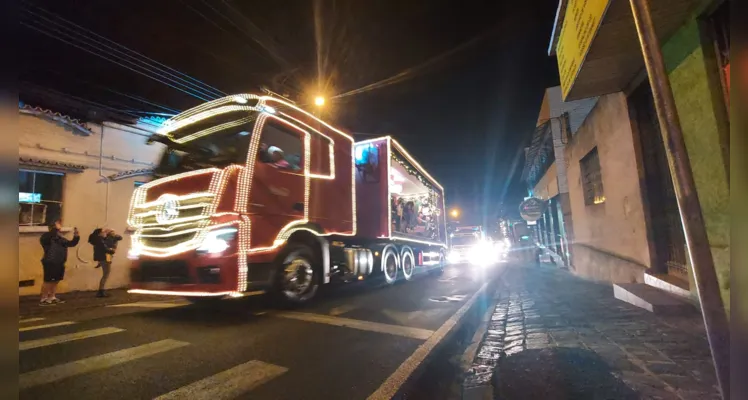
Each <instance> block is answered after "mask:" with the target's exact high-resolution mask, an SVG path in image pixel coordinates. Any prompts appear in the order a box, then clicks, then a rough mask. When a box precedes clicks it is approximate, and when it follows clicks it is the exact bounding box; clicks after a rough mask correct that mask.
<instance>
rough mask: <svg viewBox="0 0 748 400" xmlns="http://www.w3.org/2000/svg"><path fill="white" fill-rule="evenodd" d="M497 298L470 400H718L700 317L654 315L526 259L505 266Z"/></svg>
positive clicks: (467, 387)
mask: <svg viewBox="0 0 748 400" xmlns="http://www.w3.org/2000/svg"><path fill="white" fill-rule="evenodd" d="M498 294H499V296H498V303H497V304H496V306H495V309H494V311H493V315H492V316H491V321H490V322H489V323H488V327H487V330H486V332H485V335H484V336H483V340H482V342H481V344H480V346H479V348H478V352H477V355H476V357H475V359H474V360H473V363H472V367H471V368H470V369H469V371H468V373H467V375H466V377H465V380H464V382H463V398H465V399H476V398H481V399H485V398H491V397H493V398H494V399H502V400H504V399H638V398H648V399H700V400H707V399H719V398H720V397H719V392H718V389H717V387H716V379H715V375H714V368H713V366H712V362H711V356H710V352H709V347H708V343H707V339H706V333H705V331H704V326H703V322H702V320H701V316H700V315H699V314H697V313H694V315H692V316H687V317H667V318H663V317H660V316H655V315H654V314H652V313H649V312H647V311H645V310H642V309H640V308H637V307H634V306H632V305H630V304H627V303H624V302H622V301H619V300H617V299H615V298H614V297H613V289H612V287H611V286H610V285H607V284H597V283H593V282H589V281H586V280H583V279H581V278H578V277H575V276H574V275H572V274H570V273H568V272H565V271H561V270H558V269H554V268H551V267H541V266H537V264H529V263H528V264H525V266H523V267H517V266H508V267H507V270H506V272H505V274H504V275H503V276H502V279H501V282H500V284H499V288H498ZM491 393H492V394H491Z"/></svg>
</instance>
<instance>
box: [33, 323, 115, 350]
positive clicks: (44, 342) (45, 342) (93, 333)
mask: <svg viewBox="0 0 748 400" xmlns="http://www.w3.org/2000/svg"><path fill="white" fill-rule="evenodd" d="M122 331H124V329H120V328H113V327H107V328H100V329H91V330H88V331H81V332H75V333H69V334H66V335H59V336H53V337H50V338H46V339H36V340H27V341H25V342H20V343H19V344H18V350H21V351H23V350H28V349H36V348H38V347H44V346H51V345H53V344H60V343H67V342H72V341H74V340H81V339H88V338H92V337H97V336H103V335H108V334H110V333H117V332H122Z"/></svg>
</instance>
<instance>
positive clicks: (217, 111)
mask: <svg viewBox="0 0 748 400" xmlns="http://www.w3.org/2000/svg"><path fill="white" fill-rule="evenodd" d="M256 110H257V108H256V107H250V106H221V107H217V108H212V109H210V110H207V111H203V112H201V113H199V114H195V115H192V116H190V117H187V118H185V119H181V120H179V121H175V122H172V123H171V124H169V125H166V126H164V127H163V128H161V130H159V133H161V134H162V135H167V136H169V137H171V135H170V133H172V132H174V131H176V130H178V129H182V128H184V127H185V126H187V125H192V124H194V123H196V122H200V121H202V120H204V119H207V118H210V117H213V116H216V115H221V114H227V113H230V112H236V111H247V112H249V111H256Z"/></svg>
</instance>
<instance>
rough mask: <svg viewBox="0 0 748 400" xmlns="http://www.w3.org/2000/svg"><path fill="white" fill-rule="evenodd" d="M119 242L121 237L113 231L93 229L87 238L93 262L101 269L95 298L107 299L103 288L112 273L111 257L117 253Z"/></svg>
mask: <svg viewBox="0 0 748 400" xmlns="http://www.w3.org/2000/svg"><path fill="white" fill-rule="evenodd" d="M120 240H122V236H120V235H117V234H116V233H114V231H113V230H111V229H100V228H97V229H95V230H94V231H93V233H92V234H91V236H90V237H89V238H88V241H89V243H91V245H93V250H94V261H97V262H98V265H97V266H96V268H101V280H100V281H99V291H98V292H96V297H107V294H106V292H105V291H104V287H105V286H106V281H107V280H108V279H109V273H110V272H111V271H112V257H113V256H114V253H115V252H116V251H117V242H119V241H120Z"/></svg>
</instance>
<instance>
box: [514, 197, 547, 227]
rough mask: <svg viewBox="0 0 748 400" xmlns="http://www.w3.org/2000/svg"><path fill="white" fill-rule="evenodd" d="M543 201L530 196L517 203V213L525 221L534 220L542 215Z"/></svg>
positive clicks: (543, 209)
mask: <svg viewBox="0 0 748 400" xmlns="http://www.w3.org/2000/svg"><path fill="white" fill-rule="evenodd" d="M545 204H546V203H545V201H543V200H540V199H538V198H537V197H530V198H528V199H526V200H525V201H523V202H522V203H520V204H519V215H520V216H521V217H522V219H524V220H525V221H527V222H535V221H537V220H539V219H540V217H542V216H543V211H545Z"/></svg>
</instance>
